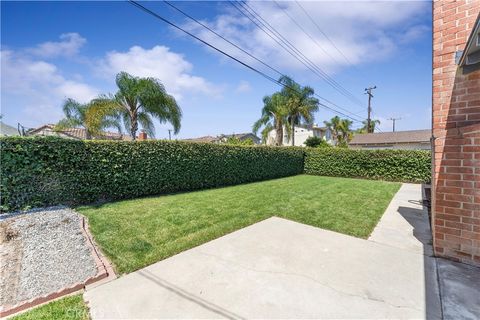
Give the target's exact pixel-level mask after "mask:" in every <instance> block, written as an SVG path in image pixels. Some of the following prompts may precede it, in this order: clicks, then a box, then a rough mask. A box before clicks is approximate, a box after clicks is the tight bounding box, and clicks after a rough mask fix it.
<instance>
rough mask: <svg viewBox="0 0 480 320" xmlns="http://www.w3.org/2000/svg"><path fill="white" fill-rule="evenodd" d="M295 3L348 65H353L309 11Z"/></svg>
mask: <svg viewBox="0 0 480 320" xmlns="http://www.w3.org/2000/svg"><path fill="white" fill-rule="evenodd" d="M295 3H296V4H297V5H298V6H299V7H300V9H302V11H303V12H304V13H305V15H306V16H307V17H308V19H309V20H310V21H311V22H312V23H313V24H314V25H315V26H316V27H317V29H318V31H320V33H321V34H322V35H323V36H324V37H325V39H327V40H328V41H329V42H330V43H331V44H332V46H333V47H334V48H335V49H337V51H338V52H339V53H340V54H341V55H342V56H343V58H344V59H345V61H347V62H348V64H350V65H353V64H352V63H351V62H350V60H349V59H348V58H347V56H346V55H345V54H344V53H343V52H342V50H340V49H339V48H338V47H337V46H336V45H335V42H333V41H332V40H331V39H330V37H329V36H328V35H327V34H326V33H325V32H323V30H322V29H321V28H320V26H319V25H318V24H317V23H316V22H315V20H314V19H313V18H312V16H311V15H310V14H309V13H308V11H307V10H305V8H304V7H303V6H302V5H301V4H300V2H298V1H297V0H295Z"/></svg>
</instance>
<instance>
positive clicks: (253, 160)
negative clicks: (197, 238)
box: [0, 137, 304, 210]
mask: <svg viewBox="0 0 480 320" xmlns="http://www.w3.org/2000/svg"><path fill="white" fill-rule="evenodd" d="M0 147H1V153H0V160H1V185H0V188H1V208H2V209H3V210H13V209H18V208H25V207H27V206H32V207H33V206H46V205H57V204H66V205H73V204H81V203H90V202H96V201H99V200H114V199H125V198H135V197H140V196H147V195H155V194H161V193H172V192H179V191H188V190H196V189H204V188H213V187H219V186H226V185H234V184H240V183H246V182H252V181H259V180H265V179H273V178H279V177H285V176H291V175H296V174H300V173H302V172H303V162H304V151H303V150H302V149H301V148H278V147H258V146H255V147H251V146H229V145H216V144H206V143H205V144H200V143H188V142H170V141H141V142H140V141H139V142H118V141H77V140H69V139H62V138H56V137H32V138H19V137H8V138H1V139H0Z"/></svg>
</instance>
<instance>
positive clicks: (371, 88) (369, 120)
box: [365, 86, 377, 133]
mask: <svg viewBox="0 0 480 320" xmlns="http://www.w3.org/2000/svg"><path fill="white" fill-rule="evenodd" d="M373 89H377V86H373V87H370V88H365V91H366V93H365V94H368V117H367V133H372V132H373V130H372V125H371V123H372V119H371V117H370V114H371V113H372V106H371V103H372V98H373V94H372V90H373Z"/></svg>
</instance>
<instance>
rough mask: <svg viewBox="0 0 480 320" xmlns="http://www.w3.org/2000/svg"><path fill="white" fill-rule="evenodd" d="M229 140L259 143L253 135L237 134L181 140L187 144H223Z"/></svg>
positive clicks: (257, 138)
mask: <svg viewBox="0 0 480 320" xmlns="http://www.w3.org/2000/svg"><path fill="white" fill-rule="evenodd" d="M229 138H237V139H238V140H240V141H245V140H247V139H252V141H253V143H254V144H259V143H260V138H259V137H257V136H256V135H254V134H253V133H237V134H221V135H219V136H216V137H213V136H204V137H199V138H190V139H183V141H189V142H206V143H225V142H227V140H228V139H229Z"/></svg>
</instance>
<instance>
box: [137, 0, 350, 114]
mask: <svg viewBox="0 0 480 320" xmlns="http://www.w3.org/2000/svg"><path fill="white" fill-rule="evenodd" d="M129 3H130V4H132V5H134V6H135V7H137V8H139V9H140V10H142V11H144V12H146V13H148V14H149V15H151V16H153V17H155V18H157V19H159V20H161V21H163V22H165V23H166V24H168V25H170V26H172V27H173V28H175V29H177V30H180V31H182V32H184V33H185V34H187V35H189V36H190V37H192V38H194V39H196V40H198V41H200V42H201V43H203V44H204V45H206V46H208V47H209V48H211V49H213V50H215V51H217V52H219V53H221V54H223V55H225V56H227V57H228V58H230V59H232V60H234V61H236V62H237V63H239V64H241V65H243V66H244V67H246V68H248V69H250V70H251V71H254V72H255V73H257V74H259V75H261V76H263V77H264V78H266V79H267V80H269V81H271V82H273V83H275V84H277V85H280V86H282V87H284V88H287V89H290V90H294V91H295V88H293V87H290V86H288V85H285V84H284V83H282V82H280V81H279V80H277V79H275V78H273V77H271V76H269V75H268V74H266V73H264V72H262V71H260V70H258V69H257V68H255V67H253V66H250V65H249V64H247V63H245V62H243V61H241V60H240V59H237V58H235V57H234V56H232V55H230V54H228V53H227V52H225V51H223V50H222V49H219V48H217V47H215V46H214V45H212V44H210V43H209V42H207V41H205V40H203V39H201V38H200V37H198V36H196V35H194V34H193V33H191V32H189V31H188V30H185V29H184V28H182V27H180V26H178V25H176V24H175V23H173V22H171V21H170V20H168V19H166V18H164V17H162V16H160V15H159V14H158V13H156V12H154V11H152V10H150V9H148V8H147V7H145V6H143V5H142V4H140V3H138V2H137V1H134V0H129ZM319 105H320V106H321V107H323V108H325V109H328V110H330V111H332V112H335V113H337V114H340V115H343V116H345V117H347V118H349V119H351V120H353V121H356V122H358V121H359V120H357V119H355V118H352V117H351V116H349V115H347V114H345V113H343V112H341V111H338V110H336V109H334V108H332V107H330V106H327V105H325V104H324V103H321V102H319Z"/></svg>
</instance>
